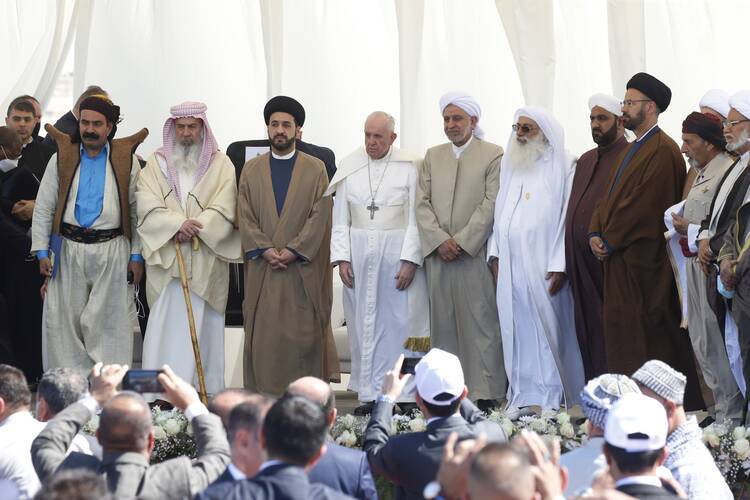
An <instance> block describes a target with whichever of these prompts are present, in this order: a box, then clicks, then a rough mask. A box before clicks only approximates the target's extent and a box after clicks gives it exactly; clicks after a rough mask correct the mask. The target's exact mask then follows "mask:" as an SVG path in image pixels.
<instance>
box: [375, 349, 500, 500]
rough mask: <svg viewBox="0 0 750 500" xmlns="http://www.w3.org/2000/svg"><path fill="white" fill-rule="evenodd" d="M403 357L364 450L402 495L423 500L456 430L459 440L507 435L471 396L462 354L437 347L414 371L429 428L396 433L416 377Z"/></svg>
mask: <svg viewBox="0 0 750 500" xmlns="http://www.w3.org/2000/svg"><path fill="white" fill-rule="evenodd" d="M403 359H404V357H403V355H402V356H400V357H399V359H398V361H396V364H395V366H394V367H393V370H391V371H389V372H387V373H386V376H385V378H384V379H383V384H382V389H381V390H382V394H381V395H380V396H378V399H377V400H376V402H375V407H374V408H373V411H372V415H371V416H370V422H369V423H368V424H367V428H366V429H365V442H364V450H365V452H366V453H367V457H368V459H369V461H370V468H371V469H372V471H373V473H375V474H379V475H382V476H385V477H386V478H387V479H389V480H390V481H392V482H393V483H394V484H395V485H396V498H397V499H406V498H409V499H411V498H413V499H417V498H420V499H421V498H423V496H422V491H423V489H424V487H425V486H426V485H427V484H428V483H429V482H430V481H432V480H433V479H435V477H436V475H437V471H438V468H439V466H440V460H441V458H442V454H443V445H444V444H445V442H446V440H447V439H448V437H449V436H450V434H451V433H452V432H455V433H457V434H458V439H459V440H464V439H469V438H475V437H477V436H478V435H479V434H485V435H486V437H487V440H488V441H495V442H497V441H505V440H506V436H505V433H504V432H503V430H502V428H501V427H500V426H499V425H498V424H496V423H494V422H491V421H489V420H488V419H487V418H485V417H484V415H483V414H482V412H480V411H479V410H478V409H477V408H476V406H474V405H473V404H472V403H471V402H469V401H468V400H467V399H466V395H467V393H468V389H467V388H466V385H464V376H463V370H462V368H461V362H460V361H459V360H458V358H457V357H456V356H455V355H453V354H450V353H448V352H445V351H442V350H440V349H432V350H430V352H428V353H427V354H426V355H425V356H424V357H423V358H422V360H421V361H420V362H419V363H417V366H416V367H415V370H414V371H415V375H414V378H415V382H416V388H417V394H416V397H415V401H416V404H417V407H418V408H419V409H420V410H421V411H422V413H423V414H424V416H425V418H426V419H427V430H425V431H423V432H411V433H407V434H401V435H398V436H392V437H391V436H390V429H391V415H392V413H393V405H394V404H395V402H396V400H397V398H398V397H399V395H400V394H401V391H402V390H403V388H404V386H405V385H406V382H407V381H408V379H409V377H410V375H408V374H407V375H404V376H400V372H401V365H402V363H403ZM459 407H460V411H459Z"/></svg>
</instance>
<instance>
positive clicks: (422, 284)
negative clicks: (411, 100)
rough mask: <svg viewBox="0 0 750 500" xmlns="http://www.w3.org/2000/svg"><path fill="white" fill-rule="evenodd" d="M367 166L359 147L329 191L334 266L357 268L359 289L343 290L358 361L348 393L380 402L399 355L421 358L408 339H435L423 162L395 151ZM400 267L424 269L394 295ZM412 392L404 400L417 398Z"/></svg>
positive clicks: (341, 167)
mask: <svg viewBox="0 0 750 500" xmlns="http://www.w3.org/2000/svg"><path fill="white" fill-rule="evenodd" d="M367 160H368V157H367V153H366V152H365V150H364V148H362V147H360V148H359V149H357V150H356V151H355V152H354V153H352V154H351V155H349V156H348V157H346V158H345V159H344V160H343V161H342V162H341V164H340V165H339V168H338V170H337V172H336V175H335V177H334V178H333V180H332V181H331V186H330V187H329V193H330V192H333V191H336V197H335V201H334V208H333V232H332V235H331V262H332V263H336V262H339V261H347V262H351V265H352V271H353V273H354V288H347V287H344V292H343V293H344V297H343V298H344V300H343V303H344V314H345V316H346V327H347V332H348V335H349V346H350V349H351V360H352V373H351V378H350V379H349V389H350V390H353V391H356V392H357V393H358V398H359V400H360V401H373V400H374V399H375V398H376V396H377V395H378V392H379V390H380V384H381V382H382V380H383V377H384V376H385V373H386V372H387V371H388V370H390V369H391V368H392V367H393V363H394V362H395V361H396V359H397V358H398V356H399V355H400V354H402V353H404V354H405V355H406V356H414V355H416V354H415V353H410V352H409V351H407V350H405V349H404V347H403V345H404V342H405V341H406V339H407V338H408V337H429V335H430V326H429V324H430V320H429V309H428V296H427V283H426V281H425V276H424V271H423V269H422V267H421V266H422V257H421V251H420V242H419V233H418V231H417V222H416V216H415V212H414V203H415V196H416V185H417V168H416V164H415V162H416V161H418V159H417V158H416V157H414V156H412V155H409V154H408V153H405V152H403V151H401V150H399V149H398V148H396V147H391V149H390V151H389V152H388V153H387V154H386V155H385V156H384V157H383V158H382V159H379V160H370V168H369V169H368V167H367V164H368V161H367ZM386 165H387V166H386ZM368 176H371V179H370V178H368ZM381 179H382V182H381ZM378 184H380V186H379V187H377V186H378ZM370 185H372V190H373V191H374V192H376V194H375V200H374V201H375V205H376V206H377V207H378V210H377V211H374V212H373V215H372V217H370V215H371V212H370V211H369V210H368V209H367V208H366V207H367V206H368V205H369V204H370V202H371V201H372V200H371V190H370ZM401 261H409V262H413V263H414V264H417V266H419V267H418V268H417V270H416V273H415V274H414V279H413V281H412V283H411V285H409V287H408V288H407V289H406V290H403V291H401V290H398V289H396V278H395V277H396V275H397V274H398V272H399V269H400V267H401ZM409 389H410V388H407V390H405V391H404V394H403V395H402V396H401V398H400V401H413V400H414V396H413V391H411V390H409Z"/></svg>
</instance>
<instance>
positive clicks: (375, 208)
mask: <svg viewBox="0 0 750 500" xmlns="http://www.w3.org/2000/svg"><path fill="white" fill-rule="evenodd" d="M367 210H369V211H370V220H373V219H375V212H377V211H378V210H380V208H379V207H378V206H377V205H376V204H375V200H372V201H371V202H370V204H369V205H367Z"/></svg>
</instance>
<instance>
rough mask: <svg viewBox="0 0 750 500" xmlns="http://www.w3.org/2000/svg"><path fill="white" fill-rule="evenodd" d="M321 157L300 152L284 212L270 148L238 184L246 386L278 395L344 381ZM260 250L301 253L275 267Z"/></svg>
mask: <svg viewBox="0 0 750 500" xmlns="http://www.w3.org/2000/svg"><path fill="white" fill-rule="evenodd" d="M327 187H328V176H327V174H326V170H325V166H324V165H323V162H321V161H320V160H318V159H316V158H313V157H312V156H309V155H307V154H305V153H302V152H298V153H297V159H296V161H295V164H294V169H293V171H292V178H291V181H290V183H289V190H288V192H287V196H286V201H285V202H284V207H283V209H282V211H281V213H280V214H279V213H278V212H277V209H276V199H275V196H274V191H273V186H272V184H271V165H270V153H266V154H265V155H262V156H258V157H256V158H254V159H252V160H250V161H249V162H247V163H246V164H245V167H244V168H243V170H242V175H241V177H240V184H239V199H238V210H239V223H240V235H241V237H242V250H243V252H245V253H246V254H245V255H246V257H245V266H244V268H245V301H244V303H243V307H242V310H243V314H244V317H245V387H246V388H248V389H250V390H252V391H256V392H262V393H267V394H272V395H276V396H278V395H280V394H282V393H283V392H284V390H285V389H286V386H287V385H288V384H289V382H291V381H293V380H295V379H297V378H299V377H302V376H306V375H312V376H314V377H318V378H321V379H323V380H329V381H338V380H339V364H338V356H337V354H336V347H335V345H334V343H333V333H332V331H331V325H330V316H331V303H332V294H333V290H332V288H333V285H332V278H331V265H330V246H331V245H330V242H331V205H332V204H331V198H330V196H323V194H324V193H325V190H326V188H327ZM259 248H277V249H283V248H289V249H292V250H294V251H295V252H297V253H298V254H299V255H301V256H302V257H304V259H305V260H297V261H295V262H292V263H291V264H289V266H288V267H287V269H285V270H281V271H276V270H273V269H271V266H270V265H268V263H267V262H266V261H265V260H264V259H263V257H262V256H258V257H257V258H255V259H248V258H247V252H251V251H253V250H256V249H259Z"/></svg>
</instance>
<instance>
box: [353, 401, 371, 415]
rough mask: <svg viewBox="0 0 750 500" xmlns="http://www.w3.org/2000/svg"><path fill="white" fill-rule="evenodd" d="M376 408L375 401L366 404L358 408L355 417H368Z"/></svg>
mask: <svg viewBox="0 0 750 500" xmlns="http://www.w3.org/2000/svg"><path fill="white" fill-rule="evenodd" d="M374 407H375V401H369V402H367V403H364V404H362V405H360V406H357V407H356V408H355V409H354V416H356V417H366V416H368V415H369V414H371V413H372V409H373V408H374Z"/></svg>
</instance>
